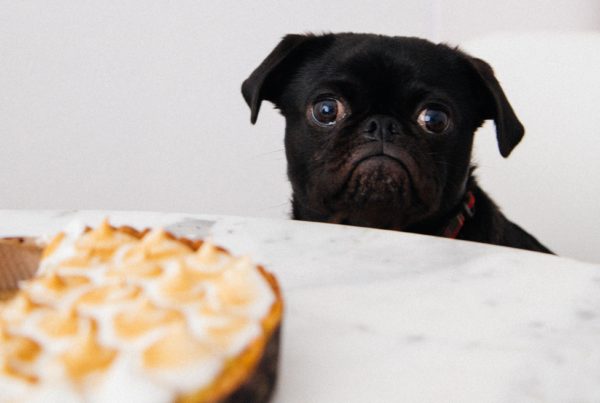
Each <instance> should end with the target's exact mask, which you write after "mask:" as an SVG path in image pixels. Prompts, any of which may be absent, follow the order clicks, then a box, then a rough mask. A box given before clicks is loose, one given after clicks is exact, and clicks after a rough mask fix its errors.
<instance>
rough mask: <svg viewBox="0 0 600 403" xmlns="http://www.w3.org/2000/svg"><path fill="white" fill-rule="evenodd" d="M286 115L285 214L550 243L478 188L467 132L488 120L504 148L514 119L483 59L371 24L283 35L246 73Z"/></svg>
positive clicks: (246, 86) (255, 93) (250, 92)
mask: <svg viewBox="0 0 600 403" xmlns="http://www.w3.org/2000/svg"><path fill="white" fill-rule="evenodd" d="M242 93H243V95H244V98H245V99H246V102H247V103H248V105H249V106H250V109H251V121H252V122H253V123H254V122H255V121H256V119H257V116H258V112H259V108H260V105H261V101H263V100H268V101H271V102H273V103H274V104H275V106H276V107H277V108H279V110H280V111H281V113H282V114H283V116H284V117H285V119H286V132H285V149H286V156H287V161H288V176H289V179H290V182H291V184H292V190H293V198H292V208H293V217H294V218H295V219H300V220H310V221H323V222H332V223H343V224H350V225H359V226H365V227H374V228H383V229H394V230H400V231H409V232H417V233H422V234H430V235H439V236H446V237H452V238H459V239H467V240H472V241H479V242H487V243H492V244H497V245H505V246H512V247H516V248H523V249H530V250H536V251H542V252H550V251H549V250H548V249H547V248H545V247H544V246H543V245H542V244H540V243H539V242H538V241H537V240H536V239H535V238H534V237H533V236H531V235H529V234H528V233H527V232H525V231H524V230H523V229H521V228H520V227H519V226H517V225H516V224H514V223H512V222H510V221H509V220H508V219H506V217H505V216H504V215H503V214H502V213H501V212H500V210H499V209H498V207H497V206H496V205H495V204H494V202H493V201H492V200H491V199H490V198H489V197H488V196H487V195H486V194H485V193H484V192H483V191H482V190H481V189H480V188H479V186H478V185H477V182H476V180H475V177H474V176H473V171H474V168H473V166H472V165H471V149H472V145H473V135H474V133H475V131H476V130H477V128H479V127H480V126H481V125H482V123H483V122H484V121H485V120H486V119H493V120H494V122H495V125H496V135H497V139H498V147H499V151H500V153H501V154H502V156H504V157H508V156H509V154H510V153H511V151H512V150H513V149H514V147H515V146H516V145H517V144H518V143H519V141H520V140H521V138H522V137H523V134H524V129H523V126H522V125H521V123H520V122H519V120H518V118H517V116H516V115H515V112H514V111H513V109H512V107H511V105H510V103H509V102H508V100H507V98H506V95H505V94H504V91H503V90H502V88H501V87H500V84H499V83H498V81H497V80H496V78H495V77H494V73H493V70H492V68H491V67H490V66H489V65H488V64H487V63H485V62H484V61H482V60H480V59H477V58H474V57H471V56H469V55H467V54H465V53H463V52H461V51H460V50H457V49H454V48H450V47H448V46H446V45H436V44H433V43H431V42H428V41H426V40H422V39H417V38H404V37H386V36H379V35H371V34H350V33H345V34H326V35H288V36H286V37H285V38H284V39H283V40H282V41H281V42H280V43H279V45H277V47H276V48H275V49H274V50H273V51H272V52H271V54H269V55H268V56H267V58H266V59H265V60H264V61H263V62H262V64H260V66H258V67H257V68H256V70H254V72H253V73H252V74H251V75H250V77H248V79H246V81H244V83H243V85H242Z"/></svg>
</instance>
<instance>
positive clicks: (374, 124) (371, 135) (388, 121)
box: [363, 115, 400, 141]
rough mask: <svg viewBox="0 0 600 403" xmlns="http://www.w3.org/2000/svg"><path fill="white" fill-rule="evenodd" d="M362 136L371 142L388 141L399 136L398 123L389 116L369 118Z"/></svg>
mask: <svg viewBox="0 0 600 403" xmlns="http://www.w3.org/2000/svg"><path fill="white" fill-rule="evenodd" d="M363 134H364V136H365V137H366V138H367V139H368V140H372V141H389V140H391V138H392V137H394V136H396V135H398V134H400V123H398V121H397V120H396V119H394V118H393V117H391V116H386V115H375V116H371V117H370V118H369V119H367V121H366V122H365V125H364V130H363Z"/></svg>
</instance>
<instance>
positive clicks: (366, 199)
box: [338, 148, 415, 206]
mask: <svg viewBox="0 0 600 403" xmlns="http://www.w3.org/2000/svg"><path fill="white" fill-rule="evenodd" d="M405 159H406V156H403V155H400V152H393V151H389V150H386V149H383V148H381V149H370V150H364V151H363V152H361V153H360V154H356V155H354V156H353V158H351V159H350V161H349V163H348V170H347V172H346V175H345V176H346V177H345V180H344V185H343V187H342V189H341V191H340V193H339V194H338V195H339V196H340V197H341V198H342V199H346V200H348V199H350V200H351V201H352V202H353V203H356V204H358V205H363V206H366V205H367V204H372V203H376V204H380V203H394V204H396V205H404V204H405V203H406V202H408V198H412V197H413V196H412V194H413V193H414V190H415V189H413V178H412V175H411V169H410V167H409V166H408V163H410V161H409V162H408V163H407V161H406V160H405Z"/></svg>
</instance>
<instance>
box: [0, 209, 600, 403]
mask: <svg viewBox="0 0 600 403" xmlns="http://www.w3.org/2000/svg"><path fill="white" fill-rule="evenodd" d="M104 217H109V218H110V221H111V223H113V224H117V225H121V224H128V225H133V226H137V227H146V226H163V227H166V228H167V229H169V230H171V231H173V232H175V233H177V234H180V235H186V236H190V237H206V236H209V237H211V238H212V239H213V240H214V241H215V242H217V243H218V244H221V245H223V246H225V247H226V248H228V249H230V250H231V251H232V252H233V253H235V254H248V255H250V256H251V257H252V258H253V259H254V260H255V261H258V262H260V263H262V264H264V265H265V266H266V267H267V268H268V269H269V270H270V271H272V272H274V273H275V274H276V276H277V277H278V279H279V281H280V283H281V285H282V289H283V292H284V298H285V304H286V308H285V318H284V327H283V345H282V351H281V353H282V355H281V365H280V379H279V383H278V387H277V391H276V394H275V396H274V399H273V400H274V402H277V403H279V402H282V403H283V402H285V403H294V402H477V403H480V402H600V267H599V266H598V265H594V264H588V263H583V262H578V261H575V260H569V259H566V258H559V257H554V256H548V255H543V254H539V253H532V252H525V251H518V250H513V249H509V248H501V247H494V246H489V245H482V244H476V243H470V242H462V241H452V240H446V239H441V238H433V237H427V236H420V235H413V234H404V233H399V232H390V231H379V230H372V229H364V228H354V227H348V226H338V225H328V224H315V223H305V222H292V221H286V220H271V219H258V218H255V219H253V218H240V217H225V216H205V215H188V214H165V213H143V212H108V211H18V210H0V236H8V235H39V234H45V233H52V232H54V231H56V230H59V229H60V228H62V227H63V226H65V225H66V224H68V223H69V222H70V221H72V220H80V221H83V222H85V223H88V224H97V223H99V222H100V220H101V219H102V218H104Z"/></svg>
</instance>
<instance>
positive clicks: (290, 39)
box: [242, 35, 315, 124]
mask: <svg viewBox="0 0 600 403" xmlns="http://www.w3.org/2000/svg"><path fill="white" fill-rule="evenodd" d="M314 38H315V36H314V35H286V36H285V37H284V38H283V39H282V40H281V42H279V45H277V46H276V47H275V49H273V50H272V51H271V53H270V54H269V55H268V56H267V58H266V59H265V60H264V61H263V62H262V63H261V64H260V66H258V67H257V68H256V70H254V71H253V72H252V74H251V75H250V77H248V78H247V79H246V80H245V81H244V82H243V84H242V95H243V96H244V99H245V100H246V103H247V104H248V106H249V107H250V121H251V122H252V124H254V123H256V118H257V117H258V111H259V109H260V103H261V102H262V100H263V99H265V100H267V101H272V102H274V101H275V99H276V98H277V97H278V95H279V94H280V92H281V90H282V89H283V85H284V80H285V79H286V78H288V77H289V76H290V72H289V70H290V69H291V68H297V67H298V63H292V60H297V59H298V57H299V55H300V53H302V52H301V51H300V49H301V48H302V46H301V45H303V44H304V43H306V42H307V41H309V40H311V39H314Z"/></svg>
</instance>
